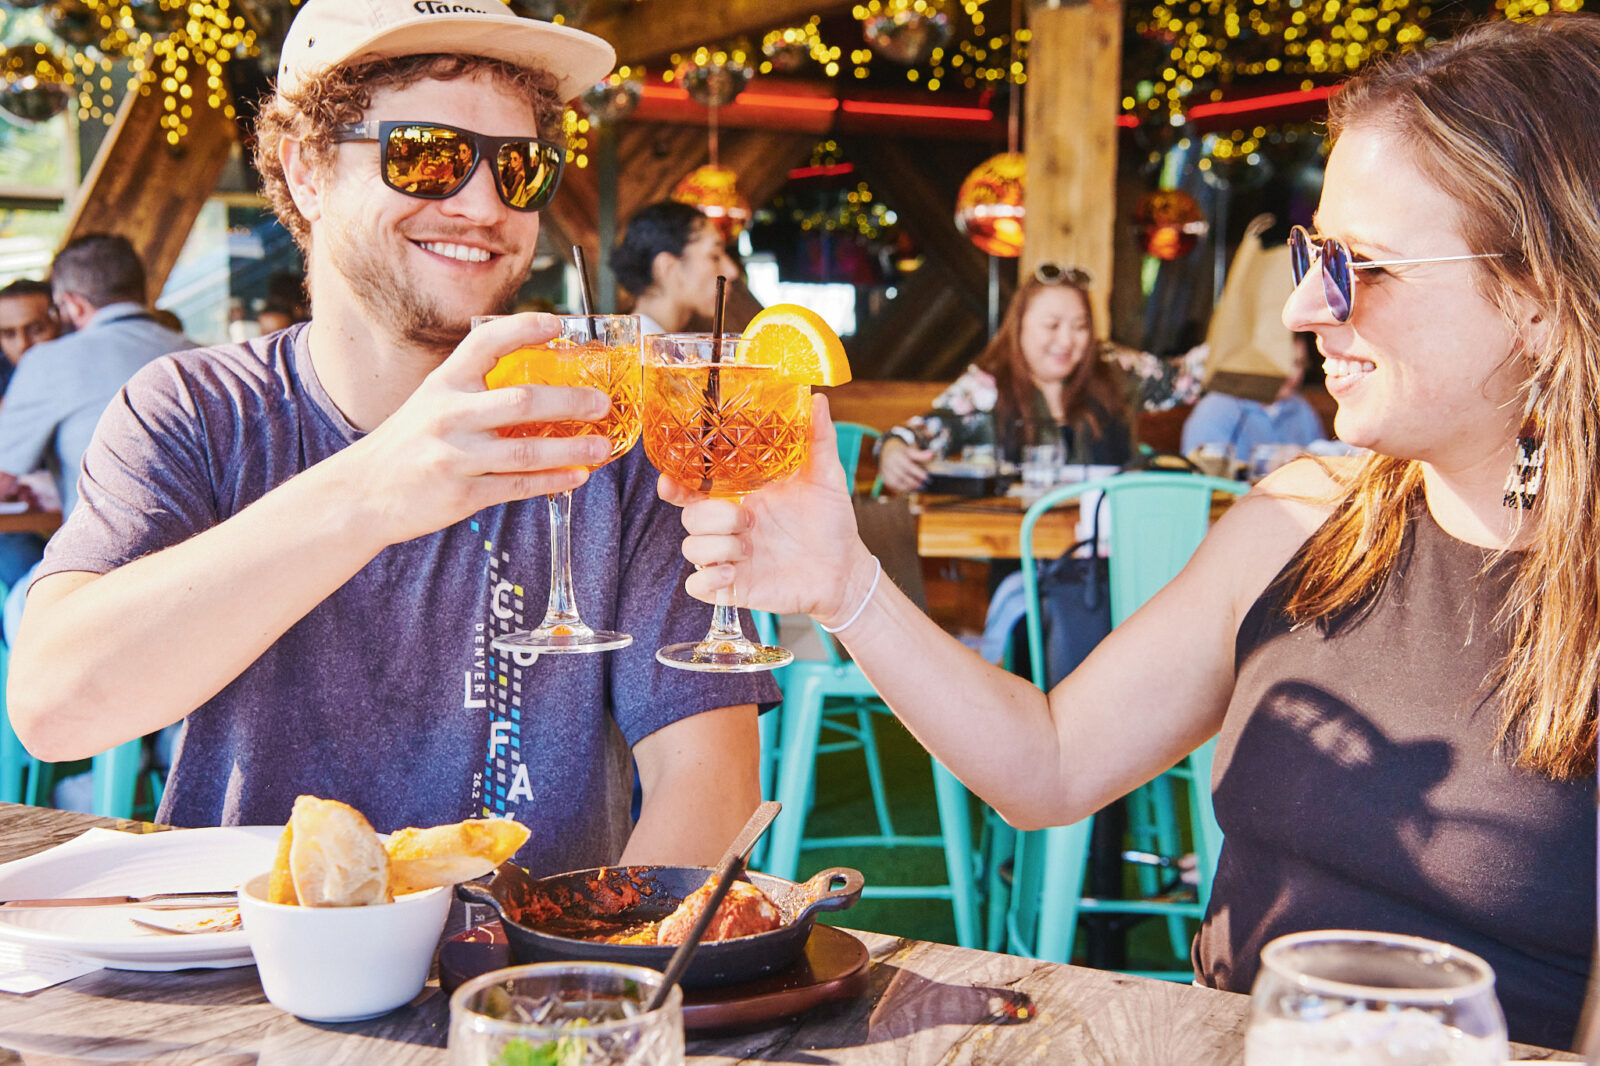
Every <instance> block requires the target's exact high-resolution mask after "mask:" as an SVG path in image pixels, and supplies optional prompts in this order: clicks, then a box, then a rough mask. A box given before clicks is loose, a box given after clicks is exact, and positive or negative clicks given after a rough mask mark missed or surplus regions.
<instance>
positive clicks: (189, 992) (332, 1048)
mask: <svg viewBox="0 0 1600 1066" xmlns="http://www.w3.org/2000/svg"><path fill="white" fill-rule="evenodd" d="M96 825H111V826H119V827H121V828H128V829H137V828H139V827H138V826H137V824H136V823H128V822H122V823H115V822H112V821H110V820H109V819H104V818H96V817H93V816H90V815H82V814H71V813H67V812H64V811H52V810H46V809H43V808H34V807H19V806H15V805H11V804H0V861H8V860H11V859H17V858H21V857H23V856H25V855H29V854H32V853H33V852H36V851H41V850H43V849H44V848H46V847H50V846H52V845H54V844H59V843H62V842H63V841H66V840H68V839H70V838H72V837H74V836H76V835H77V834H78V833H80V832H82V831H83V830H85V829H87V828H89V827H91V826H96ZM858 935H860V936H861V939H862V940H864V941H865V942H866V943H867V945H868V947H869V948H870V949H871V952H872V960H873V964H872V974H871V983H870V990H869V991H868V993H867V995H865V996H864V997H862V998H861V999H859V1000H855V1001H853V1002H850V1003H847V1004H838V1005H834V1006H830V1007H824V1008H821V1009H819V1010H818V1011H815V1012H813V1013H812V1014H810V1015H808V1016H807V1017H805V1018H804V1019H802V1020H801V1021H798V1022H794V1023H790V1024H787V1025H782V1026H779V1027H777V1028H774V1029H770V1030H767V1031H763V1032H757V1033H751V1034H745V1035H742V1036H723V1037H716V1038H699V1039H692V1040H691V1041H690V1042H689V1053H690V1058H691V1060H693V1061H694V1062H697V1063H708V1064H733V1063H740V1062H746V1061H749V1060H751V1059H757V1060H762V1061H768V1062H785V1063H817V1064H827V1063H836V1064H843V1066H857V1064H862V1066H864V1064H868V1063H896V1064H899V1063H913V1064H920V1063H929V1064H932V1063H945V1062H958V1061H959V1062H995V1063H1013V1062H1016V1063H1034V1062H1037V1063H1050V1064H1055V1063H1105V1064H1115V1063H1129V1064H1136V1066H1139V1064H1145V1063H1151V1064H1154V1063H1167V1062H1182V1063H1184V1064H1186V1066H1206V1064H1212V1063H1214V1064H1219V1066H1220V1064H1237V1063H1239V1062H1240V1061H1241V1060H1242V1055H1243V1032H1244V1024H1245V1018H1246V1011H1247V1008H1248V1004H1249V1000H1248V999H1247V998H1246V997H1244V996H1238V995H1233V994H1231V993H1227V992H1216V991H1213V990H1211V989H1203V988H1193V987H1190V986H1188V985H1180V984H1170V983H1167V982H1162V981H1151V980H1146V979H1144V978H1138V977H1126V976H1122V975H1118V974H1112V973H1106V972H1103V971H1099V970H1088V969H1083V968H1080V967H1075V966H1060V965H1057V964H1054V963H1041V962H1033V961H1031V960H1028V959H1021V958H1016V957H1013V956H1009V955H993V954H989V953H987V952H981V951H972V950H968V949H965V948H957V947H951V946H949V945H945V944H929V943H924V942H921V941H915V940H898V939H895V938H893V937H888V936H880V935H877V934H872V933H862V934H858ZM448 1020H449V1005H448V1001H447V999H446V997H445V996H444V995H443V994H441V993H440V991H439V989H438V987H437V986H436V985H435V984H432V983H430V984H429V986H428V987H427V988H426V989H424V990H423V992H422V994H421V995H419V996H418V997H417V999H416V1000H414V1001H413V1002H412V1003H411V1004H410V1005H409V1006H406V1007H403V1008H401V1009H400V1010H398V1011H394V1012H393V1013H390V1014H387V1015H385V1016H384V1017H382V1018H379V1019H376V1020H374V1021H370V1022H357V1023H352V1024H348V1025H316V1024H310V1023H307V1022H302V1021H300V1020H299V1019H297V1018H294V1017H292V1016H290V1015H287V1014H284V1013H283V1012H281V1011H279V1010H278V1009H277V1008H275V1007H273V1006H271V1005H270V1004H268V1003H267V1002H266V1000H265V999H264V998H263V997H262V995H261V986H260V984H259V983H258V982H257V980H256V972H255V968H254V967H250V966H246V967H241V968H237V969H231V970H188V971H181V972H177V973H134V972H129V971H119V970H101V971H99V972H97V973H92V974H89V975H87V976H84V977H80V978H78V979H77V980H75V981H71V982H68V983H66V984H63V985H57V986H55V987H54V988H48V989H45V990H44V991H42V992H37V993H34V994H33V995H31V996H15V995H7V994H4V993H0V1064H6V1063H52V1064H57V1063H68V1062H72V1063H78V1062H88V1061H92V1062H119V1063H120V1062H173V1063H176V1062H182V1063H222V1064H228V1066H306V1064H316V1066H335V1064H343V1063H374V1064H382V1066H412V1064H418V1066H422V1064H428V1066H444V1064H445V1063H446V1062H447V1054H446V1052H445V1050H444V1044H445V1038H446V1034H447V1031H448ZM1516 1055H1517V1057H1522V1058H1532V1059H1548V1060H1555V1061H1567V1062H1576V1061H1579V1060H1578V1058H1577V1057H1576V1056H1573V1055H1565V1054H1560V1053H1556V1052H1548V1051H1542V1050H1540V1049H1536V1048H1517V1049H1516Z"/></svg>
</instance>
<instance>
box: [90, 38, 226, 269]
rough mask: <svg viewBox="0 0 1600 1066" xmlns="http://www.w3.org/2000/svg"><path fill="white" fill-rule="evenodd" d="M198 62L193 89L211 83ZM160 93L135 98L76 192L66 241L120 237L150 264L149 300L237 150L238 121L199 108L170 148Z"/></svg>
mask: <svg viewBox="0 0 1600 1066" xmlns="http://www.w3.org/2000/svg"><path fill="white" fill-rule="evenodd" d="M205 77H206V72H205V68H204V67H202V66H200V65H199V64H198V63H196V62H194V61H193V60H191V61H190V66H189V84H191V85H201V86H203V85H205ZM165 114H166V111H165V109H164V105H163V103H162V95H161V93H160V92H154V91H152V92H149V93H141V92H129V93H128V94H127V96H126V97H125V98H124V99H123V101H122V107H121V108H120V109H119V110H118V112H117V118H116V122H115V123H114V124H113V125H112V127H111V131H110V132H109V133H108V134H107V135H106V139H105V140H104V141H103V142H101V145H100V151H99V152H98V153H96V155H95V157H94V162H93V163H92V164H90V167H89V173H88V175H87V176H85V178H84V179H83V184H82V185H81V186H79V188H78V194H77V200H76V201H75V202H74V205H73V211H72V216H71V220H70V221H69V222H68V224H67V231H66V234H65V236H63V238H62V243H63V244H64V243H65V242H67V241H69V240H72V239H73V238H75V237H81V236H83V235H84V234H87V233H119V234H121V235H122V236H124V237H126V238H128V240H129V241H131V242H132V243H133V247H134V249H135V250H136V251H137V252H138V253H139V258H140V259H141V260H143V261H144V269H145V274H146V276H147V278H148V281H149V286H150V297H151V299H152V300H153V299H154V298H155V295H156V294H157V293H159V292H160V291H161V288H162V286H163V285H164V284H165V283H166V279H167V274H168V273H170V272H171V270H172V268H173V266H174V265H175V264H176V263H177V261H178V253H180V252H181V251H183V245H184V242H185V241H187V240H188V239H189V231H190V229H192V228H193V227H194V221H195V219H196V218H198V217H199V215H200V209H201V208H202V207H204V206H205V203H206V198H207V197H208V196H210V195H211V191H212V190H213V189H215V188H216V187H217V179H218V177H220V176H221V174H222V168H223V166H224V165H225V164H226V163H227V162H228V153H229V151H230V150H231V149H232V148H233V143H234V125H233V120H232V119H231V118H228V117H227V116H226V115H224V114H223V113H222V112H221V111H220V110H218V109H216V108H212V107H204V106H199V105H196V106H195V108H194V113H193V115H192V117H191V118H190V119H189V121H188V127H189V129H188V133H187V135H186V136H185V137H184V138H183V139H182V140H181V141H180V142H179V143H178V144H177V145H176V146H174V145H170V144H168V143H167V131H166V128H165V127H163V126H162V125H161V119H162V117H163V115H165Z"/></svg>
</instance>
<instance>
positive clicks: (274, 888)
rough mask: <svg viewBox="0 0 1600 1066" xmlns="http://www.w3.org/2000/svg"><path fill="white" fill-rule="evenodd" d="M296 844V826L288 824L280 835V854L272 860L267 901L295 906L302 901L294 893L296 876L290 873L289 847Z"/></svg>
mask: <svg viewBox="0 0 1600 1066" xmlns="http://www.w3.org/2000/svg"><path fill="white" fill-rule="evenodd" d="M293 844H294V826H292V825H286V826H284V827H283V832H282V833H281V834H279V836H278V855H277V857H276V858H274V859H273V860H272V876H271V877H269V878H268V879H267V902H269V903H285V904H288V905H289V906H291V907H293V906H295V905H297V904H298V903H299V902H300V899H299V897H298V896H296V895H295V894H294V877H293V876H292V875H291V874H290V873H289V849H290V848H291V847H292V846H293Z"/></svg>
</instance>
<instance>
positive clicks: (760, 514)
mask: <svg viewBox="0 0 1600 1066" xmlns="http://www.w3.org/2000/svg"><path fill="white" fill-rule="evenodd" d="M812 404H813V408H812V410H813V418H812V424H811V451H810V455H809V457H808V458H807V460H806V463H805V465H804V466H802V467H801V468H800V469H799V470H798V471H797V472H796V473H795V474H794V475H793V476H792V477H789V478H787V479H785V480H783V481H780V482H778V483H777V484H776V485H771V486H768V487H767V488H764V489H762V490H761V491H760V492H755V493H752V494H750V495H749V496H746V497H745V498H744V502H743V503H740V502H739V501H737V500H727V499H711V498H710V497H707V496H705V495H703V494H701V493H699V492H696V491H694V490H693V489H689V488H686V487H685V486H683V485H680V484H678V483H677V482H675V481H672V480H670V479H669V478H667V477H665V476H663V477H662V478H661V480H660V483H659V485H658V488H657V491H658V492H659V493H660V495H661V498H662V499H663V500H665V501H667V502H668V503H672V504H677V505H678V506H680V507H682V508H683V526H684V528H685V529H686V530H688V531H689V536H688V538H687V539H685V540H684V542H683V555H684V558H686V559H688V560H689V561H690V562H691V563H694V564H695V566H697V567H699V568H700V569H699V570H698V572H696V573H695V574H693V575H692V576H691V577H690V578H689V580H688V582H687V583H686V585H685V587H686V588H687V589H688V591H689V594H690V595H691V596H694V597H695V598H696V599H700V600H704V601H706V602H707V603H714V602H716V595H717V593H718V592H719V591H720V590H723V589H730V588H731V589H733V590H734V599H735V601H736V602H737V603H738V604H739V606H741V607H749V608H753V609H755V610H758V611H774V612H778V613H782V614H808V615H811V616H812V617H814V618H817V619H819V620H820V621H822V622H823V623H824V624H829V623H834V622H839V621H843V620H844V619H845V618H846V617H848V615H849V612H851V611H853V610H855V608H856V605H857V604H858V603H859V602H860V601H861V599H862V597H864V596H865V595H866V590H867V588H868V586H869V585H870V583H871V581H872V577H873V574H874V566H873V562H872V556H871V555H870V554H869V553H868V552H867V549H866V546H865V545H863V544H862V543H861V538H860V537H859V536H858V535H857V533H856V516H855V509H854V508H853V507H852V506H851V504H850V493H849V491H848V490H847V488H846V486H845V477H844V468H843V467H841V466H840V465H839V452H838V446H837V445H836V443H835V441H834V432H833V421H832V420H831V419H830V418H829V417H828V402H827V400H826V399H824V398H823V397H821V396H815V397H813V398H812Z"/></svg>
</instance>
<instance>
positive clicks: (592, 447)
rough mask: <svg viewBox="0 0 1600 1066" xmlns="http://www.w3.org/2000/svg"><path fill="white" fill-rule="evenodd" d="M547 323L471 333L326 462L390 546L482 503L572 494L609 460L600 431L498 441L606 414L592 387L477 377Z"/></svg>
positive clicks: (547, 331) (605, 403)
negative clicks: (518, 429) (512, 432)
mask: <svg viewBox="0 0 1600 1066" xmlns="http://www.w3.org/2000/svg"><path fill="white" fill-rule="evenodd" d="M556 332H557V327H556V323H555V320H554V318H552V317H551V316H550V315H543V314H521V315H509V316H507V317H505V318H503V319H499V320H497V321H495V322H492V323H489V324H488V325H485V326H482V327H480V328H478V329H475V330H473V331H472V332H471V333H469V334H468V335H467V338H466V339H465V340H464V341H462V342H461V344H460V346H459V347H457V348H456V350H455V351H454V352H453V353H451V355H450V357H449V358H448V359H446V360H445V361H444V362H443V363H442V364H440V366H439V368H438V369H437V370H435V371H434V372H433V373H431V374H429V375H428V376H427V377H426V378H425V379H424V380H423V382H422V384H421V385H420V386H418V387H417V390H416V392H414V393H412V395H411V397H410V398H409V399H407V400H406V402H405V403H404V404H403V405H402V406H401V407H400V409H399V410H397V411H396V412H395V413H394V414H392V415H390V416H389V417H388V418H387V419H385V420H384V422H383V424H382V425H380V426H379V427H378V428H377V429H375V430H373V431H372V432H371V433H369V434H368V435H367V436H366V437H364V438H362V439H361V440H359V441H357V442H356V443H355V444H352V445H351V446H350V447H349V448H347V449H345V450H344V451H343V452H341V453H340V454H339V455H338V456H335V457H334V458H332V459H329V460H328V462H329V463H337V464H341V465H340V469H341V470H343V471H344V472H345V474H344V476H345V477H346V478H347V479H348V480H349V482H350V484H351V490H352V492H353V493H355V494H356V496H355V497H354V498H356V499H359V500H361V501H363V505H364V507H365V508H366V509H367V510H368V511H369V512H370V515H371V518H372V525H371V528H372V529H373V530H374V533H375V534H376V535H378V536H381V537H382V538H383V543H384V544H394V543H398V542H400V541H404V540H410V539H411V538H413V537H419V536H423V535H424V534H427V533H432V532H434V531H435V530H438V529H443V528H444V527H445V526H448V525H450V524H452V523H454V522H458V521H460V520H461V519H463V518H466V517H467V516H468V515H471V514H474V513H476V512H478V511H480V510H482V509H483V508H485V507H491V506H494V505H495V504H500V503H505V502H507V501H510V500H520V499H527V498H529V497H532V496H539V495H544V494H547V493H552V492H560V491H563V490H565V489H572V488H576V487H577V486H579V485H581V484H583V483H584V481H586V480H588V477H589V475H588V471H587V469H586V468H587V467H591V466H594V465H598V464H599V463H601V462H604V461H605V460H606V459H607V458H609V457H610V455H611V442H610V440H608V439H607V438H606V437H604V436H601V435H599V434H595V435H586V436H581V437H502V436H501V435H500V432H499V431H500V430H501V429H502V428H504V427H507V426H515V425H520V424H522V423H525V422H558V421H573V420H576V421H583V422H592V421H595V420H597V419H599V418H602V417H604V416H605V414H606V412H607V411H609V410H610V406H611V404H610V400H609V398H608V397H607V396H606V394H605V393H603V392H601V391H599V390H598V389H591V388H567V387H563V386H555V385H514V386H510V387H507V388H501V389H490V388H488V387H487V386H485V384H484V376H485V375H486V374H487V373H488V372H489V371H490V369H492V368H493V367H494V365H495V363H496V362H497V361H498V360H499V359H500V357H501V356H502V355H505V354H506V353H507V352H510V351H512V350H514V349H516V348H520V347H524V346H527V345H536V344H541V343H543V342H545V341H548V340H549V339H550V338H552V337H554V336H555V335H556Z"/></svg>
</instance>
